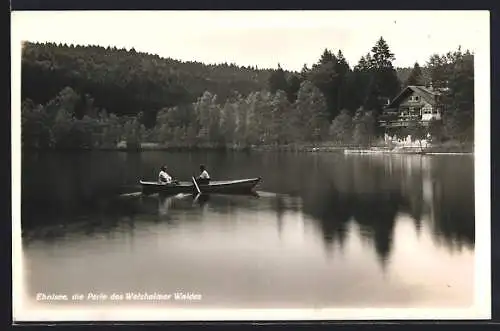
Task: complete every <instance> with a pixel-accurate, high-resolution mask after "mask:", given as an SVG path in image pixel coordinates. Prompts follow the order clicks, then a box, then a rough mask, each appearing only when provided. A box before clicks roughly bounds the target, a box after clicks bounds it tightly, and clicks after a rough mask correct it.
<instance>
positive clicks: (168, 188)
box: [140, 177, 261, 195]
mask: <svg viewBox="0 0 500 331" xmlns="http://www.w3.org/2000/svg"><path fill="white" fill-rule="evenodd" d="M260 181H261V178H260V177H257V178H248V179H238V180H221V181H210V183H209V184H208V185H203V184H201V185H200V184H198V186H199V189H200V190H201V192H202V193H219V194H247V193H252V192H253V191H254V189H255V186H257V184H258V183H259V182H260ZM140 184H141V186H142V193H143V194H146V195H147V194H154V193H160V194H168V195H170V194H178V193H198V190H197V189H196V187H195V185H194V183H193V182H178V183H177V184H163V183H159V182H148V181H143V180H141V181H140Z"/></svg>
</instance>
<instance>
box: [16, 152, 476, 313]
mask: <svg viewBox="0 0 500 331" xmlns="http://www.w3.org/2000/svg"><path fill="white" fill-rule="evenodd" d="M200 163H203V164H205V165H206V166H207V168H208V171H209V173H210V174H211V176H212V178H213V179H215V180H217V179H238V178H249V177H257V176H261V177H262V182H261V183H260V184H259V186H258V187H257V190H258V194H259V196H258V197H254V196H230V195H227V196H226V195H212V196H208V197H203V198H202V199H198V200H194V199H193V196H192V195H188V194H184V195H177V196H171V197H159V196H154V195H153V196H141V195H140V194H139V189H140V188H139V187H138V186H137V184H138V180H139V179H140V178H143V179H148V180H156V178H157V175H158V171H159V167H160V166H161V165H162V164H167V165H168V168H169V173H170V174H171V175H173V176H174V177H176V178H178V179H179V180H188V179H189V177H190V176H192V175H193V174H197V171H198V166H199V164H200ZM474 214H475V212H474V158H473V156H458V155H432V156H422V155H344V154H342V153H316V154H314V153H297V154H295V153H272V152H251V153H232V152H231V153H229V152H228V153H223V152H191V153H187V152H164V151H162V152H159V151H150V152H143V153H126V152H86V153H68V154H61V153H25V154H24V155H23V159H22V237H23V261H24V265H23V268H24V273H25V285H26V292H27V295H28V296H29V298H30V299H31V300H32V301H33V302H35V301H36V296H37V294H39V293H42V294H45V295H49V294H59V295H67V296H68V301H64V300H58V301H54V300H51V301H49V300H38V303H39V304H43V305H56V304H60V305H67V304H69V303H68V302H69V301H72V296H73V295H74V294H77V295H79V294H81V295H83V296H84V297H85V298H84V299H83V300H81V297H80V299H78V300H76V301H77V302H76V303H75V302H74V300H73V302H70V304H80V305H95V304H116V302H117V301H119V302H120V304H123V305H164V306H166V307H184V308H186V307H187V308H191V307H210V308H234V307H238V308H325V307H333V308H335V307H339V308H340V307H342V308H363V307H364V308H384V307H389V308H408V307H412V308H418V307H440V308H453V307H463V308H465V307H468V306H470V305H471V304H472V303H473V299H474V282H473V280H474V238H475V233H474V231H475V220H474ZM89 293H90V296H89ZM112 295H114V299H113V300H111V296H112ZM168 295H170V297H169V296H168ZM105 296H107V297H105ZM120 296H123V297H121V298H120ZM127 296H128V299H127ZM41 298H43V296H39V299H41ZM99 298H100V299H99ZM115 299H116V300H115Z"/></svg>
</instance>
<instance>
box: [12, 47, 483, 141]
mask: <svg viewBox="0 0 500 331" xmlns="http://www.w3.org/2000/svg"><path fill="white" fill-rule="evenodd" d="M394 59H395V57H394V54H393V53H392V52H391V51H390V48H389V45H388V44H387V43H386V42H385V40H384V39H383V38H380V39H379V40H377V41H376V42H375V44H374V45H373V47H372V48H371V49H368V51H367V53H366V55H365V56H363V57H362V58H360V59H359V61H358V63H357V64H356V65H354V66H353V67H351V65H350V64H349V63H348V62H347V61H346V59H345V58H344V56H343V54H342V51H341V50H338V51H337V52H333V51H331V50H329V49H325V50H324V52H323V53H322V54H321V55H320V56H319V60H318V62H317V63H315V64H314V65H313V66H312V67H311V68H308V67H307V66H305V65H304V68H303V69H302V70H301V71H300V72H289V71H285V70H283V69H282V68H281V67H280V66H278V69H275V70H271V69H258V68H257V67H252V66H248V67H241V66H236V65H234V64H225V63H224V64H218V65H207V64H203V63H198V62H181V61H177V60H174V59H169V58H161V57H159V56H157V55H152V54H145V53H138V52H136V51H135V50H134V49H131V50H125V49H116V48H112V47H107V48H104V47H98V46H74V45H69V46H68V45H61V44H54V43H45V44H40V43H29V42H28V43H25V44H24V46H23V53H22V101H23V103H22V143H23V147H26V148H43V149H45V148H48V149H93V148H115V147H116V145H117V143H119V142H120V141H126V142H127V145H128V146H129V147H136V146H138V145H139V144H140V143H145V142H151V143H158V144H160V145H162V146H171V147H182V148H188V147H189V148H192V147H233V148H234V147H239V148H244V147H248V146H251V145H279V146H282V145H291V144H303V143H321V142H328V141H332V142H335V143H338V144H357V145H370V144H372V143H373V141H375V139H376V138H377V136H379V135H380V134H381V130H380V129H379V128H378V127H377V118H378V116H379V115H380V114H381V112H382V110H383V107H384V104H385V103H386V102H387V100H388V99H392V98H393V97H394V96H396V95H397V94H398V93H399V92H400V90H401V88H402V87H404V86H405V85H415V84H426V83H428V82H429V81H432V83H433V84H434V86H436V87H447V88H448V90H447V92H446V96H445V100H446V102H447V106H448V107H447V109H448V110H447V113H446V114H445V119H444V121H443V122H442V123H439V125H436V126H435V127H437V128H438V129H437V131H436V132H437V133H439V134H438V136H439V137H440V139H461V140H467V139H469V140H470V139H471V137H473V135H471V130H472V125H473V114H474V111H473V109H474V108H473V105H474V99H473V95H474V66H473V55H472V54H471V53H470V52H469V51H466V52H462V51H461V50H460V49H458V50H456V51H454V52H449V53H448V54H445V55H438V54H434V55H432V56H431V57H430V58H429V61H428V63H427V64H426V65H425V66H423V67H420V65H419V64H418V63H416V64H415V66H414V68H412V69H411V70H409V69H408V68H407V69H405V70H399V71H398V70H396V69H395V68H394V67H393V65H392V62H393V60H394ZM403 71H404V72H403Z"/></svg>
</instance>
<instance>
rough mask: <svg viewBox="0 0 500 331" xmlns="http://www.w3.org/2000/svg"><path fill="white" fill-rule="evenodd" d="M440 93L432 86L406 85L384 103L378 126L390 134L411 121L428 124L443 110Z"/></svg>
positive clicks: (438, 118) (438, 116) (439, 117)
mask: <svg viewBox="0 0 500 331" xmlns="http://www.w3.org/2000/svg"><path fill="white" fill-rule="evenodd" d="M441 95H442V93H441V92H440V91H438V90H436V89H433V88H432V86H429V87H426V86H413V85H410V86H407V87H406V88H405V89H403V90H402V91H401V93H399V94H398V95H397V96H396V97H395V98H394V99H393V100H392V101H390V102H389V103H388V104H387V105H386V107H385V108H384V111H383V113H382V114H381V116H380V117H379V123H380V126H381V127H383V128H385V131H386V133H387V134H389V135H392V134H393V133H396V132H397V131H398V130H399V129H401V128H404V127H407V126H408V125H409V124H410V123H411V122H412V121H418V122H420V123H421V124H422V125H424V126H428V124H429V123H430V121H432V120H440V119H441V116H442V112H443V104H442V102H441Z"/></svg>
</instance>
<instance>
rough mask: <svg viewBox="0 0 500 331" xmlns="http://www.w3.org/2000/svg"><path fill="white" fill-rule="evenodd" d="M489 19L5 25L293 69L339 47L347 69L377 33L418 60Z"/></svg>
mask: <svg viewBox="0 0 500 331" xmlns="http://www.w3.org/2000/svg"><path fill="white" fill-rule="evenodd" d="M488 21H489V16H488V12H487V11H453V12H452V11H404V12H401V11H190V12H187V11H177V12H172V11H170V12H167V11H143V12H137V11H120V12H118V11H116V12H110V11H107V12H106V11H99V12H97V11H88V12H77V11H59V12H13V14H12V29H13V31H15V33H18V36H19V37H20V38H21V39H23V40H28V41H53V42H63V43H73V44H83V45H87V44H94V45H102V46H108V45H110V46H116V47H119V48H121V47H125V48H127V49H130V48H131V47H134V48H135V49H136V50H137V51H144V52H149V53H154V54H158V55H160V56H162V57H171V58H175V59H179V60H184V61H200V62H205V63H221V62H228V63H231V62H234V63H236V64H238V65H245V66H246V65H257V66H258V67H259V68H276V66H277V63H278V62H279V63H280V64H281V66H282V67H283V68H285V69H288V70H300V69H301V68H302V66H303V65H304V64H307V65H308V66H310V65H311V64H313V63H314V62H316V61H317V60H318V59H319V57H320V55H321V53H322V51H323V50H324V49H325V48H328V49H331V50H333V51H334V52H335V53H336V52H337V51H338V50H339V49H341V50H342V52H343V53H344V55H345V57H346V58H347V60H348V62H349V64H350V65H351V67H352V66H354V65H355V64H356V63H357V62H358V60H359V58H360V57H361V56H362V55H364V54H366V53H367V52H369V51H370V49H371V47H372V46H373V45H374V44H375V42H376V41H377V40H378V39H379V38H380V37H381V36H383V37H384V39H385V40H386V41H387V42H388V44H389V47H390V49H391V50H392V52H393V53H394V54H395V56H396V60H395V61H394V65H395V66H413V64H414V63H415V62H416V61H418V62H419V63H420V64H421V65H423V64H425V62H426V61H427V60H428V58H429V56H430V55H432V54H433V53H439V54H444V53H446V52H448V51H450V50H455V49H456V48H457V47H458V46H459V45H461V46H462V48H463V49H470V50H473V51H474V50H476V49H477V48H478V47H484V45H482V44H484V41H485V39H484V38H483V36H484V35H485V34H486V33H488V31H489V26H488ZM481 43H482V44H481Z"/></svg>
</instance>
